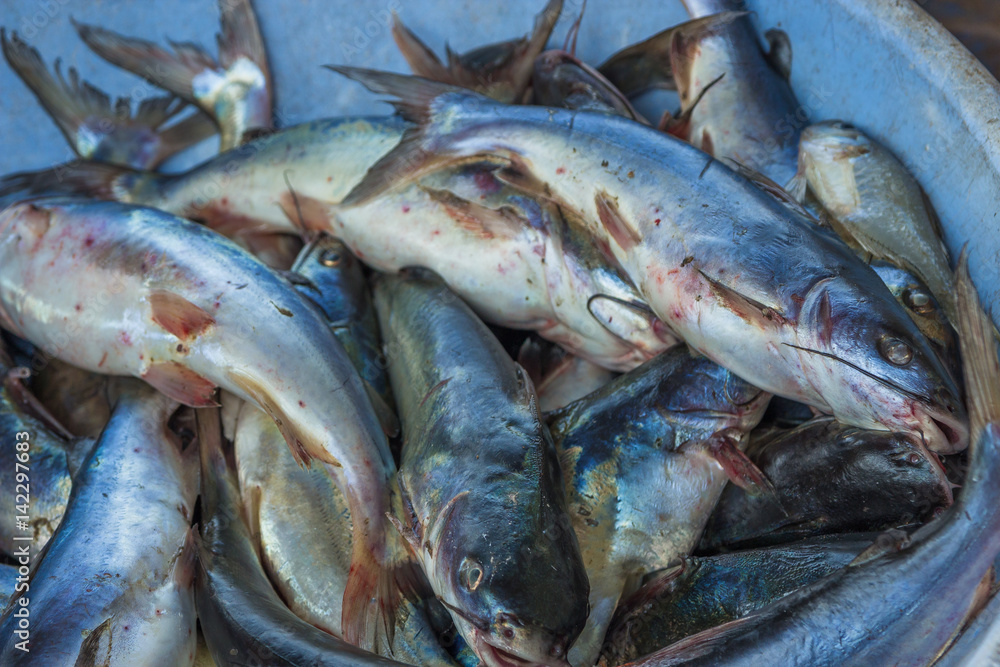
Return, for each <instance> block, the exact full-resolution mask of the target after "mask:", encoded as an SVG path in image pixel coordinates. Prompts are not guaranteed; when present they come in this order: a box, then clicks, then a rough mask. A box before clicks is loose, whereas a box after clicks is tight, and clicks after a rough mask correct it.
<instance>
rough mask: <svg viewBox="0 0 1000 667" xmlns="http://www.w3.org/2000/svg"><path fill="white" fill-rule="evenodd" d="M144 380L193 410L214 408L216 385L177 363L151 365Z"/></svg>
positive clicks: (143, 375) (215, 403)
mask: <svg viewBox="0 0 1000 667" xmlns="http://www.w3.org/2000/svg"><path fill="white" fill-rule="evenodd" d="M142 379H143V380H145V381H146V382H148V383H149V384H150V385H152V386H153V387H155V388H156V389H157V390H159V391H160V392H161V393H163V394H164V395H166V396H169V397H170V398H172V399H174V400H175V401H178V402H180V403H183V404H184V405H187V406H188V407H192V408H214V407H218V406H219V404H218V403H217V402H216V400H215V389H216V384H215V383H214V382H212V381H211V380H209V379H207V378H204V377H202V376H200V375H198V374H197V373H195V372H194V371H192V370H191V369H190V368H187V367H186V366H182V365H181V364H179V363H177V362H176V361H165V362H157V363H154V364H150V365H149V368H147V369H146V372H145V373H143V374H142Z"/></svg>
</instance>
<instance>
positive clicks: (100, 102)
mask: <svg viewBox="0 0 1000 667" xmlns="http://www.w3.org/2000/svg"><path fill="white" fill-rule="evenodd" d="M0 46H2V49H3V54H4V58H5V59H6V60H7V64H8V65H10V67H11V69H13V70H14V71H15V72H16V73H17V75H18V76H19V77H20V78H21V80H22V81H24V83H25V85H26V86H28V88H30V89H31V91H32V92H33V93H34V94H35V97H37V98H38V102H39V103H40V104H41V105H42V107H43V108H44V109H45V111H46V112H48V114H49V116H51V117H52V120H53V121H55V123H56V125H57V126H58V127H59V131H60V132H62V134H63V136H65V137H66V141H67V142H68V143H69V145H70V147H71V148H72V149H73V151H74V152H75V153H76V154H77V155H79V156H80V157H81V158H83V159H85V160H96V161H99V162H109V163H111V164H118V165H123V166H126V167H133V168H135V169H155V168H156V167H158V166H159V165H160V163H162V162H163V161H164V160H166V159H167V158H169V157H171V156H173V155H175V154H176V153H179V152H181V151H183V150H185V149H187V148H190V147H191V146H194V145H195V144H197V143H198V142H200V141H202V140H204V139H207V138H209V137H210V136H212V135H214V134H215V133H216V130H215V125H214V124H213V123H212V121H211V119H209V118H208V116H206V115H205V114H202V113H194V114H190V115H188V116H186V117H183V118H180V119H179V120H178V117H179V115H180V114H181V113H183V112H184V111H185V110H186V109H187V103H185V102H184V101H182V100H181V99H180V98H178V97H175V96H174V95H166V96H159V97H148V98H144V99H142V101H141V102H140V103H139V106H138V108H137V109H136V110H135V111H134V112H133V111H132V105H131V102H130V100H129V99H128V98H124V97H119V98H118V99H117V100H115V102H114V103H113V104H112V102H111V98H110V97H108V95H107V94H106V93H105V92H103V91H102V90H100V89H99V88H97V87H96V86H94V85H93V84H91V83H89V82H87V81H82V80H81V79H80V76H79V74H78V73H77V71H76V68H74V67H70V68H69V71H68V73H69V81H67V80H66V78H65V77H63V74H62V70H61V67H60V61H58V60H57V61H56V63H55V68H54V69H55V76H53V75H52V74H51V73H50V72H49V71H48V70H47V69H46V67H45V63H44V62H43V61H42V57H41V55H40V54H39V53H38V50H37V49H35V48H32V47H31V46H29V45H28V44H27V43H26V42H25V41H24V40H23V39H21V37H20V36H19V35H18V34H17V33H16V32H14V33H11V35H10V38H8V37H7V34H6V32H5V31H4V30H2V29H0Z"/></svg>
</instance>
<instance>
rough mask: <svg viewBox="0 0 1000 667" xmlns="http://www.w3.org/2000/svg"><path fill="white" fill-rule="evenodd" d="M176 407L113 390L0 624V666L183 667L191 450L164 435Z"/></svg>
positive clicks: (145, 392)
mask: <svg viewBox="0 0 1000 667" xmlns="http://www.w3.org/2000/svg"><path fill="white" fill-rule="evenodd" d="M176 407H177V404H176V403H175V402H174V401H172V400H171V399H169V398H167V397H166V396H163V395H161V394H158V393H156V392H155V391H154V390H152V389H150V388H148V387H145V386H143V385H142V384H140V383H138V382H135V383H134V384H132V385H130V386H129V387H128V388H126V389H124V390H123V393H122V395H121V396H120V398H119V400H118V403H117V405H116V407H115V411H114V414H113V415H112V417H111V421H110V422H109V424H108V427H107V428H106V429H105V430H104V433H103V434H102V435H101V438H100V440H99V441H98V442H97V444H96V445H95V446H94V448H93V450H92V451H91V453H90V455H89V456H88V457H87V459H86V460H85V462H84V464H83V467H82V468H81V469H80V472H79V474H78V475H77V476H76V481H75V483H74V485H73V493H72V496H71V497H70V501H69V505H68V507H67V509H66V515H65V517H64V518H63V522H62V523H61V524H60V526H59V529H58V530H57V531H56V533H55V535H53V536H52V539H51V540H50V542H49V544H48V546H47V547H46V549H45V554H44V558H43V559H42V560H41V562H40V563H39V564H38V565H37V566H36V567H35V569H34V570H33V572H32V574H31V579H30V582H23V583H19V585H18V588H17V592H18V593H20V595H19V596H18V597H17V598H16V599H12V600H11V602H10V603H9V604H8V605H7V608H6V610H5V611H4V614H3V617H2V618H0V628H2V630H3V638H2V640H0V655H2V661H3V663H4V664H5V665H15V664H36V665H37V664H73V663H76V664H88V665H89V664H95V665H96V664H104V665H163V664H169V665H190V664H192V663H193V662H194V655H195V608H194V588H193V578H194V560H195V553H194V532H193V530H192V529H191V527H190V524H191V514H192V512H193V510H194V502H195V498H196V496H197V493H198V474H197V473H198V470H197V467H196V466H195V465H194V463H195V462H196V459H195V458H194V457H193V456H191V454H192V452H195V451H196V450H194V449H192V448H190V447H189V448H188V450H187V451H186V452H183V453H182V452H181V450H180V445H179V442H178V440H177V438H176V436H174V435H173V434H171V433H170V432H169V431H168V430H167V426H166V424H167V419H168V418H169V417H170V414H171V413H172V412H174V410H175V409H176ZM95 530H97V531H99V537H98V536H97V534H95ZM32 551H34V550H32ZM32 555H33V558H36V559H37V558H38V557H39V554H38V553H33V554H32ZM24 609H28V610H30V611H29V614H30V615H29V616H28V618H29V619H30V623H29V625H30V632H28V633H25V635H24V636H21V637H19V636H18V632H17V630H18V628H19V627H20V626H19V619H20V618H23V617H24V614H23V613H22V614H21V615H19V612H21V610H24ZM29 636H30V638H29ZM26 639H27V640H28V642H27V644H26V647H27V650H26V649H25V648H24V646H25V645H22V644H21V642H22V641H23V640H26ZM28 651H30V652H28Z"/></svg>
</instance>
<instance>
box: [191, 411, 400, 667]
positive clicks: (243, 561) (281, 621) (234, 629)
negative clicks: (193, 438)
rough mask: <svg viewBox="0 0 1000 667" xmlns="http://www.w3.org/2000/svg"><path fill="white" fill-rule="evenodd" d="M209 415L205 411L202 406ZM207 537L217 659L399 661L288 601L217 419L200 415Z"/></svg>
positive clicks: (209, 637) (340, 664)
mask: <svg viewBox="0 0 1000 667" xmlns="http://www.w3.org/2000/svg"><path fill="white" fill-rule="evenodd" d="M202 412H204V411H202ZM198 431H199V440H200V441H201V461H202V480H203V485H202V492H201V502H202V529H201V530H202V539H201V542H200V545H199V554H198V572H197V579H196V586H195V588H196V598H197V607H198V619H199V621H200V623H201V627H202V629H203V631H204V636H205V641H206V643H207V645H208V649H209V652H210V653H211V654H212V657H213V658H214V659H215V661H216V663H217V664H227V663H231V662H236V661H238V662H240V663H242V664H267V665H276V666H277V665H287V666H289V667H291V666H293V665H317V666H319V665H322V666H324V667H348V666H354V665H380V666H385V667H389V666H393V665H395V666H398V665H401V664H402V663H399V662H396V661H394V660H387V659H385V658H380V657H378V656H376V655H373V654H371V653H367V652H365V651H362V650H361V649H359V648H357V647H355V646H351V645H350V644H348V643H346V642H344V641H343V640H341V639H338V638H337V637H334V636H333V635H331V634H329V633H327V632H323V631H322V630H319V629H318V628H316V627H314V626H312V625H310V624H309V623H307V622H306V621H304V620H302V619H301V618H299V617H298V616H296V615H295V614H294V613H292V611H291V610H289V609H288V607H287V606H286V605H285V603H284V602H283V601H282V599H281V598H280V597H278V594H277V593H276V592H275V590H274V588H273V587H272V586H271V582H270V581H269V580H268V577H267V574H266V573H265V572H264V568H263V567H262V566H261V563H260V559H259V558H258V557H257V551H256V548H255V547H254V544H253V540H252V538H251V535H250V531H249V529H248V527H247V525H246V523H244V521H243V513H242V511H241V500H240V495H239V487H238V484H237V480H236V474H235V472H234V471H233V470H231V468H230V466H229V464H228V463H227V460H226V454H225V452H224V451H223V450H222V444H221V440H220V438H221V429H220V425H219V422H218V420H217V418H216V419H215V420H213V419H212V417H208V418H207V419H206V417H205V416H204V415H199V424H198Z"/></svg>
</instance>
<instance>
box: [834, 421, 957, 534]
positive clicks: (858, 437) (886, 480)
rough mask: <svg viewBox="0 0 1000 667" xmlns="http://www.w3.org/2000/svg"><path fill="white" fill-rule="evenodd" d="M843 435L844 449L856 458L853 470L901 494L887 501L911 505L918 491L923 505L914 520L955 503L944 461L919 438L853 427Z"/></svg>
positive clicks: (884, 488) (874, 482)
mask: <svg viewBox="0 0 1000 667" xmlns="http://www.w3.org/2000/svg"><path fill="white" fill-rule="evenodd" d="M839 437H840V438H841V440H846V441H847V442H846V443H843V444H845V445H846V446H845V447H844V448H843V451H844V452H846V453H848V454H849V455H850V456H852V457H854V458H855V459H856V460H855V462H854V463H855V464H854V465H852V466H850V469H851V470H856V471H858V472H859V474H864V475H866V476H870V480H869V482H868V483H869V484H871V486H872V488H880V489H881V490H882V492H883V493H888V492H893V491H896V492H898V493H899V494H900V496H901V497H899V498H898V502H886V503H885V504H886V505H889V506H899V507H910V506H912V505H913V502H914V496H915V495H917V496H918V498H917V501H918V502H919V503H920V507H919V508H918V510H917V513H916V514H915V515H914V516H913V519H912V520H913V521H922V520H924V519H926V518H927V517H929V516H931V515H932V514H933V512H935V511H936V510H939V509H943V508H946V507H949V506H950V505H951V504H952V500H953V498H952V492H951V482H949V481H948V476H947V474H946V473H945V469H944V465H943V464H942V463H941V460H940V459H939V458H938V456H937V455H936V454H934V453H933V452H931V451H929V450H928V449H927V447H925V446H924V443H923V442H922V441H921V440H920V439H919V438H917V437H914V436H913V435H911V434H907V433H892V432H888V431H865V430H862V429H853V428H850V429H845V430H843V431H842V432H841V433H840V435H839Z"/></svg>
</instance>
